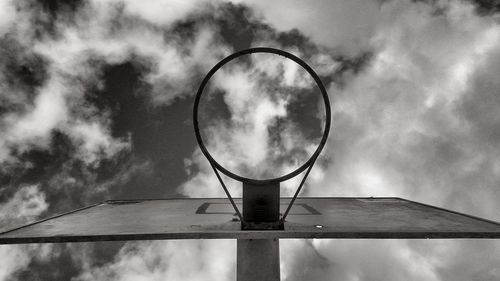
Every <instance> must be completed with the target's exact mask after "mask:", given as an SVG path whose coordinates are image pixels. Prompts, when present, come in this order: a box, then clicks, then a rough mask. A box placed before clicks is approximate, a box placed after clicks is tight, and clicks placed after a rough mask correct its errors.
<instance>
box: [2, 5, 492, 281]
mask: <svg viewBox="0 0 500 281" xmlns="http://www.w3.org/2000/svg"><path fill="white" fill-rule="evenodd" d="M499 12H500V5H499V4H498V1H483V0H481V1H479V0H478V1H472V0H471V1H465V0H463V1H459V0H453V1H451V0H450V1H444V0H443V1H439V0H435V1H430V0H429V1H405V0H399V1H396V0H394V1H390V0H378V1H376V0H373V1H370V0H350V1H341V0H338V1H333V0H330V1H326V0H318V1H299V0H291V1H283V0H279V1H261V0H255V1H250V0H249V1H229V0H227V1H222V0H221V1H205V0H193V1H180V0H171V1H152V0H151V1H132V0H130V1H129V0H123V1H119V0H102V1H97V0H89V1H81V0H75V1H57V0H50V1H27V0H19V1H14V0H0V132H1V133H0V230H2V231H3V230H6V229H9V228H12V227H15V226H18V225H22V224H25V223H27V222H29V221H32V220H35V219H40V218H43V217H47V216H51V215H55V214H58V213H61V212H66V211H69V210H73V209H76V208H80V207H83V206H86V205H90V204H93V203H96V202H100V201H103V200H107V199H140V198H173V197H225V195H224V192H223V190H222V188H221V187H220V185H219V183H218V181H217V179H216V177H215V176H214V174H213V172H212V171H211V168H210V165H209V164H208V162H207V160H206V159H205V158H204V156H203V154H202V153H201V151H200V150H199V149H198V146H197V143H196V139H195V136H194V132H193V126H192V122H193V120H192V116H191V115H192V106H193V102H194V96H195V93H196V91H197V88H198V86H199V84H200V83H201V80H202V79H203V77H204V75H205V74H206V73H207V72H208V70H209V69H210V68H211V67H212V66H213V65H214V64H215V63H217V62H218V61H219V60H221V59H222V58H224V57H225V56H227V55H229V54H231V53H233V52H235V51H238V50H242V49H246V48H249V47H257V46H261V47H274V48H279V49H283V50H286V51H288V52H291V53H293V54H295V55H297V56H299V57H300V58H302V59H303V60H304V61H306V62H307V63H308V64H309V65H310V66H311V67H312V68H313V69H314V70H315V71H316V72H317V73H318V75H319V76H320V77H321V79H322V81H323V83H324V84H325V87H326V88H327V91H328V95H329V98H330V106H331V109H332V125H331V134H330V137H329V139H328V142H327V144H326V146H325V149H324V151H323V153H322V155H321V157H320V158H319V159H318V162H317V164H316V165H315V166H314V168H313V170H312V171H311V174H310V176H309V178H308V181H307V182H306V185H305V187H304V189H303V192H302V193H301V196H363V197H366V196H398V197H403V198H406V199H410V200H414V201H419V202H423V203H427V204H432V205H436V206H439V207H444V208H448V209H452V210H455V211H459V212H464V213H468V214H471V215H475V216H480V217H484V218H486V219H490V220H496V221H499V220H500V203H499V202H500V147H499V146H498V143H499V141H500V111H498V108H500V92H499V90H498V89H499V88H500V79H498V77H499V75H500V14H499ZM210 83H211V86H210V88H209V89H208V91H207V92H208V93H207V96H206V97H207V100H206V103H205V107H204V109H203V110H204V114H206V115H204V116H212V117H205V118H204V119H203V121H205V125H206V127H204V128H205V129H204V131H203V133H204V136H206V138H207V143H208V148H209V150H210V152H211V153H213V155H216V156H217V159H220V161H221V163H224V164H225V165H227V166H228V167H231V168H234V169H236V170H237V171H238V172H240V173H242V174H245V173H246V174H247V175H249V176H255V177H257V176H259V177H267V176H271V175H280V174H283V173H286V172H287V171H289V170H290V169H293V167H296V165H297V163H300V162H301V161H302V160H303V159H305V158H306V157H307V156H308V155H310V154H311V153H312V151H314V149H315V147H316V145H317V142H318V136H319V135H320V134H321V130H322V126H323V123H322V121H323V120H324V113H323V112H324V108H323V107H322V104H321V98H319V97H318V94H317V89H316V88H315V86H314V84H313V83H311V79H310V77H308V76H307V74H306V73H305V72H304V71H302V70H301V69H300V68H298V67H297V65H294V64H293V63H291V62H289V61H286V60H284V59H281V60H280V59H279V58H276V57H272V56H271V57H259V56H258V55H252V57H251V58H249V59H247V61H242V62H234V64H231V65H227V67H226V66H225V67H224V68H223V69H221V71H220V72H218V73H217V75H216V76H214V77H213V79H211V82H210ZM210 97H211V98H210ZM262 167H265V168H262ZM258 168H260V169H258ZM225 180H226V183H227V184H228V186H229V188H230V190H231V192H232V193H233V195H234V196H238V195H240V194H241V187H240V185H239V184H238V183H237V182H233V181H230V180H229V179H227V178H225ZM297 185H298V181H297V179H292V180H289V181H286V182H284V183H283V184H282V189H281V194H282V196H287V195H291V194H293V192H294V190H295V188H296V186H297ZM235 249H236V242H235V241H234V240H193V241H181V240H175V241H141V242H98V243H73V244H72V243H67V244H46V245H42V244H33V245H9V246H0V261H1V262H0V280H2V281H3V280H9V281H11V280H73V281H87V280H116V281H127V280H234V279H235V265H236V264H235V257H236V254H235V253H236V252H235ZM280 252H281V278H282V280H347V281H361V280H369V281H377V280H389V281H390V280H431V281H434V280H436V281H437V280H456V281H462V280H463V281H470V280H474V281H476V280H478V281H479V280H480V281H490V280H491V281H493V280H500V267H499V266H498V265H499V264H500V242H498V241H494V240H467V239H461V240H319V239H318V240H281V242H280Z"/></svg>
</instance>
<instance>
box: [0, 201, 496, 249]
mask: <svg viewBox="0 0 500 281" xmlns="http://www.w3.org/2000/svg"><path fill="white" fill-rule="evenodd" d="M289 201H290V198H282V199H281V202H280V205H281V212H283V209H284V208H285V207H286V206H287V205H288V203H289ZM236 203H237V204H239V205H241V199H236ZM240 207H241V206H240ZM276 238H278V239H279V238H382V239H398V238H500V224H498V223H496V222H492V221H488V220H484V219H480V218H476V217H473V216H469V215H465V214H460V213H457V212H453V211H449V210H445V209H441V208H437V207H433V206H429V205H425V204H421V203H417V202H413V201H409V200H405V199H401V198H392V197H390V198H389V197H386V198H372V197H370V198H352V197H337V198H298V199H297V200H296V202H295V204H294V205H293V207H292V209H291V212H290V214H289V216H288V217H287V218H286V222H285V229H284V230H241V224H240V221H239V219H238V217H237V216H236V214H235V213H234V210H233V209H232V207H231V205H230V203H229V202H228V200H227V199H225V198H224V199H223V198H184V199H155V200H111V201H106V202H103V203H100V204H96V205H93V206H89V207H86V208H82V209H78V210H75V211H72V212H69V213H65V214H62V215H58V216H55V217H52V218H48V219H44V220H41V221H38V222H34V223H31V224H28V225H25V226H22V227H19V228H16V229H13V230H9V231H6V232H3V233H1V234H0V244H17V243H53V242H84V241H116V240H159V239H276Z"/></svg>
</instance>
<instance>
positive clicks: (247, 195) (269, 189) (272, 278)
mask: <svg viewBox="0 0 500 281" xmlns="http://www.w3.org/2000/svg"><path fill="white" fill-rule="evenodd" d="M279 186H280V185H279V183H271V184H251V183H243V219H244V221H243V222H242V224H241V228H242V230H260V231H266V230H279V229H283V225H282V224H280V189H279ZM237 243H238V244H237V254H236V258H237V261H236V272H237V273H236V275H237V281H254V280H259V281H279V280H280V246H279V245H280V244H279V240H278V239H238V242H237Z"/></svg>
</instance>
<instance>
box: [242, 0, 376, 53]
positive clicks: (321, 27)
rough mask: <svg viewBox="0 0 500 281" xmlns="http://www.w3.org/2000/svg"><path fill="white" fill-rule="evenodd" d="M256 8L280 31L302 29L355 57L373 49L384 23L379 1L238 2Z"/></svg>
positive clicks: (305, 32) (263, 17)
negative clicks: (379, 29)
mask: <svg viewBox="0 0 500 281" xmlns="http://www.w3.org/2000/svg"><path fill="white" fill-rule="evenodd" d="M234 2H236V3H245V4H246V5H249V6H250V7H252V8H254V9H255V11H256V13H257V14H259V15H260V16H261V18H262V20H263V21H264V22H266V23H268V24H270V25H271V26H272V27H274V28H276V30H278V31H289V30H292V29H297V30H299V31H300V32H301V33H302V34H304V35H306V36H308V37H310V38H311V39H312V40H313V41H314V42H316V43H318V44H320V45H324V46H328V47H329V48H332V49H336V50H337V52H339V53H342V54H346V55H349V56H355V55H358V54H360V53H361V52H364V51H365V50H366V49H367V48H370V47H371V46H370V39H371V38H372V37H373V35H374V34H375V33H376V32H377V29H378V26H379V25H380V24H381V23H382V22H383V15H382V11H381V7H380V6H381V4H380V3H379V2H378V1H363V0H354V1H328V0H321V1H314V2H312V3H310V2H303V1H300V0H297V1H295V0H294V1H273V2H269V1H261V0H255V1H234Z"/></svg>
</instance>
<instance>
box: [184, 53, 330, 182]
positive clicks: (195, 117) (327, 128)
mask: <svg viewBox="0 0 500 281" xmlns="http://www.w3.org/2000/svg"><path fill="white" fill-rule="evenodd" d="M253 53H270V54H275V55H280V56H283V57H285V58H288V59H290V60H292V61H294V62H295V63H297V64H298V65H300V66H301V67H302V68H304V69H305V70H306V71H307V72H308V73H309V75H311V77H312V78H313V79H314V81H315V82H316V85H317V86H318V88H319V89H320V92H321V95H322V97H323V101H324V105H325V113H326V116H325V117H326V118H325V127H324V130H323V136H322V138H321V141H320V143H319V144H318V147H317V148H316V150H315V151H314V153H313V154H312V155H311V157H310V158H309V159H308V160H307V161H306V162H305V163H304V164H302V165H301V166H299V167H298V168H297V169H295V170H294V171H292V172H290V173H288V174H285V175H282V176H279V177H276V178H271V179H263V180H260V179H251V178H247V177H243V176H240V175H237V174H235V173H233V172H231V171H229V170H227V169H226V168H224V167H223V166H222V165H220V164H219V163H218V162H217V161H216V160H215V159H214V158H213V157H212V155H211V154H210V153H209V152H208V149H207V148H206V146H205V144H204V142H203V139H202V137H201V134H200V128H199V124H198V106H199V103H200V99H201V96H202V94H203V90H204V89H205V86H206V85H207V83H208V81H209V80H210V78H212V76H213V75H214V74H215V72H217V70H219V69H220V68H221V67H223V66H224V65H225V64H227V63H228V62H230V61H231V60H233V59H235V58H238V57H241V56H244V55H249V54H253ZM330 124H331V109H330V100H329V98H328V94H327V92H326V89H325V86H324V85H323V83H322V82H321V79H320V78H319V76H318V75H317V74H316V72H314V70H313V69H312V68H311V67H310V66H309V65H308V64H307V63H305V62H304V61H303V60H302V59H300V58H298V57H297V56H295V55H293V54H291V53H288V52H286V51H283V50H279V49H275V48H270V47H256V48H249V49H245V50H241V51H238V52H236V53H233V54H231V55H229V56H227V57H225V58H224V59H222V60H221V61H219V62H218V63H217V64H216V65H215V66H213V67H212V69H210V71H209V72H208V73H207V75H206V76H205V78H204V79H203V80H202V82H201V84H200V87H199V88H198V92H197V93H196V98H195V101H194V107H193V126H194V132H195V135H196V140H197V142H198V145H199V147H200V149H201V151H202V153H203V154H204V155H205V157H206V158H207V159H208V161H209V162H210V163H211V164H212V165H214V166H215V167H217V169H218V170H219V171H221V172H222V173H224V174H225V175H226V176H228V177H230V178H233V179H235V180H237V181H241V182H246V183H252V184H270V183H276V182H278V183H279V182H283V181H286V180H288V179H290V178H292V177H294V176H296V175H298V174H300V173H301V172H303V171H304V170H305V169H307V168H308V167H309V166H310V165H312V164H313V163H314V161H315V160H316V158H317V157H318V156H319V154H320V153H321V151H322V150H323V147H324V146H325V144H326V141H327V139H328V134H329V132H330Z"/></svg>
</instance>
